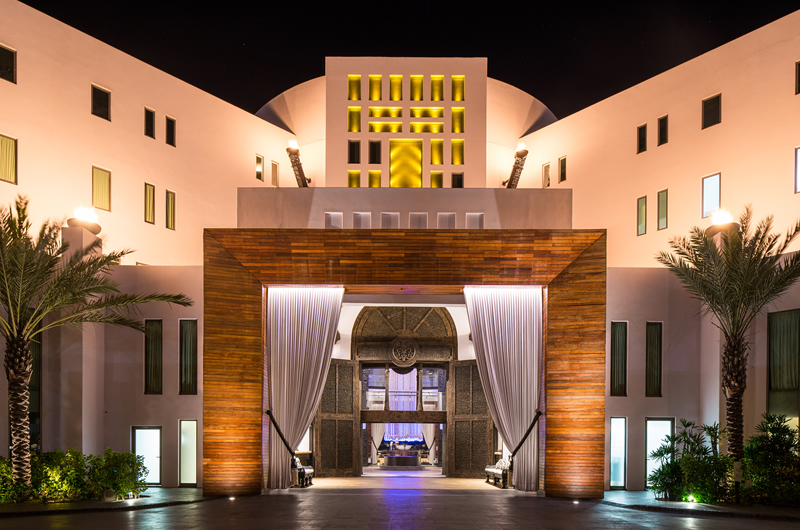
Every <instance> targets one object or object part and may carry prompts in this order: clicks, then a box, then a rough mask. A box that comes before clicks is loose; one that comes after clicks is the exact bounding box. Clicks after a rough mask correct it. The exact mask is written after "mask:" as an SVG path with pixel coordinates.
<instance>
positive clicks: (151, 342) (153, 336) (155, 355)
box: [144, 320, 161, 394]
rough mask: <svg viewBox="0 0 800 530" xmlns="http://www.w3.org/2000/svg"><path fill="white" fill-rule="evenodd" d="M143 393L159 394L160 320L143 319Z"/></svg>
mask: <svg viewBox="0 0 800 530" xmlns="http://www.w3.org/2000/svg"><path fill="white" fill-rule="evenodd" d="M144 333H145V337H144V393H145V394H161V321H160V320H145V321H144Z"/></svg>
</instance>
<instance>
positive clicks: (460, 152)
mask: <svg viewBox="0 0 800 530" xmlns="http://www.w3.org/2000/svg"><path fill="white" fill-rule="evenodd" d="M450 163H451V164H453V165H454V166H460V165H462V164H463V163H464V140H452V141H451V143H450Z"/></svg>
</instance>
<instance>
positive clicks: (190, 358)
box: [180, 320, 197, 394]
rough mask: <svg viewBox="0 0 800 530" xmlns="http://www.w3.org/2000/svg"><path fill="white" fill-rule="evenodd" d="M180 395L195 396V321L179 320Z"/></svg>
mask: <svg viewBox="0 0 800 530" xmlns="http://www.w3.org/2000/svg"><path fill="white" fill-rule="evenodd" d="M180 323H181V327H180V339H181V359H180V371H181V385H180V393H181V394H197V320H181V321H180Z"/></svg>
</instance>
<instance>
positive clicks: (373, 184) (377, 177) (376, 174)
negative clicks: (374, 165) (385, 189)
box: [367, 170, 381, 188]
mask: <svg viewBox="0 0 800 530" xmlns="http://www.w3.org/2000/svg"><path fill="white" fill-rule="evenodd" d="M367 177H368V179H369V187H370V188H380V187H381V172H380V170H377V171H368V172H367Z"/></svg>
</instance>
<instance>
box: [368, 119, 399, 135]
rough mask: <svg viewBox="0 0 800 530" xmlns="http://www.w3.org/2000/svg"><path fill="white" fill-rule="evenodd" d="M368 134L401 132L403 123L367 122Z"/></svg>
mask: <svg viewBox="0 0 800 530" xmlns="http://www.w3.org/2000/svg"><path fill="white" fill-rule="evenodd" d="M369 132H371V133H382V132H388V133H398V132H403V123H402V122H399V121H371V122H369Z"/></svg>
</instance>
